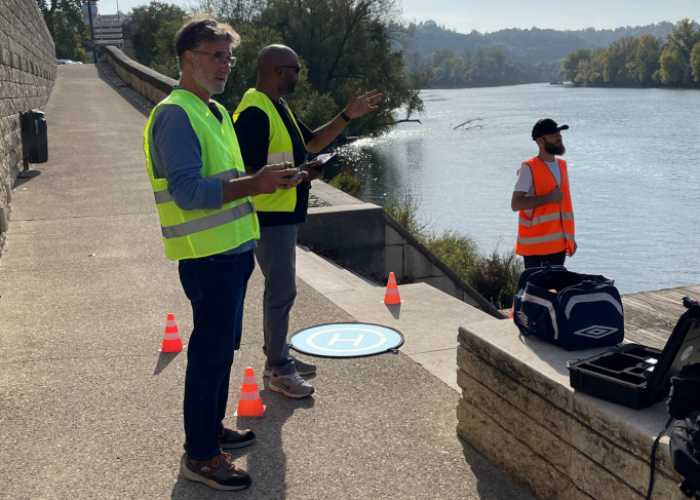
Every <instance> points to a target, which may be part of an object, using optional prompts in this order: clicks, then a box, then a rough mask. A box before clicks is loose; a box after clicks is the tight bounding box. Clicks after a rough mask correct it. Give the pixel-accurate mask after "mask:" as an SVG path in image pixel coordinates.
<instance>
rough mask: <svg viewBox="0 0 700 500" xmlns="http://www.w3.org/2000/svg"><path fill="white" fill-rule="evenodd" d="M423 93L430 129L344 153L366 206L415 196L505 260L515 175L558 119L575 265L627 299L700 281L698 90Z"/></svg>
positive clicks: (442, 221) (398, 133)
mask: <svg viewBox="0 0 700 500" xmlns="http://www.w3.org/2000/svg"><path fill="white" fill-rule="evenodd" d="M422 97H423V99H424V102H425V107H426V112H425V114H424V115H422V116H420V117H419V118H420V119H421V121H422V125H421V124H417V123H403V124H399V125H398V126H397V127H395V129H394V130H393V131H392V132H390V133H388V134H386V135H384V136H382V137H379V138H365V139H361V140H360V141H358V142H355V143H353V144H351V145H350V146H346V147H345V148H344V149H346V154H352V155H354V156H355V157H356V158H359V161H358V173H359V175H361V176H362V177H364V178H365V180H366V185H365V189H364V192H363V194H362V199H363V200H365V201H369V202H373V203H377V204H382V202H383V200H384V199H385V198H387V197H388V198H393V199H396V200H402V199H404V196H405V195H407V194H410V195H411V196H412V197H413V198H414V199H415V200H418V201H419V202H420V208H419V210H418V214H419V217H420V219H421V220H423V221H426V222H429V223H430V227H432V228H433V229H434V230H436V231H439V232H441V231H442V230H444V229H453V230H457V231H459V232H464V233H468V234H469V235H470V236H471V237H472V238H473V239H474V240H475V241H476V242H477V244H478V245H479V248H480V250H481V251H482V253H488V252H491V251H492V250H493V249H494V248H496V247H498V250H499V252H501V253H503V252H505V251H507V250H509V249H511V248H512V247H513V245H514V243H515V236H516V232H517V214H515V213H513V212H511V210H510V198H511V194H512V191H513V186H514V183H515V179H516V170H517V169H518V167H519V165H520V164H521V163H522V162H523V161H524V160H526V159H528V158H530V157H532V156H534V155H536V154H537V148H536V145H535V143H534V142H533V141H532V139H531V138H530V131H531V130H532V126H533V124H534V123H535V122H536V121H537V120H538V119H539V118H543V117H550V118H553V119H554V120H556V121H557V122H558V123H560V124H563V123H566V124H568V125H570V127H571V128H570V129H569V130H568V131H565V132H563V137H564V144H565V145H566V147H567V152H566V155H565V156H564V158H565V159H566V160H567V162H568V164H569V177H570V181H571V196H572V200H573V205H574V212H575V215H576V240H577V242H578V244H579V250H578V253H577V254H576V255H575V256H574V257H573V258H571V259H568V261H567V267H568V268H569V269H572V270H576V271H579V272H591V273H600V274H605V275H607V276H610V277H612V278H615V280H616V284H617V286H618V288H619V289H620V291H621V292H622V293H631V292H638V291H644V290H653V289H659V288H668V287H675V286H683V285H694V284H700V120H699V112H700V91H696V90H695V91H694V90H666V89H663V90H662V89H586V88H564V87H561V86H555V85H551V86H550V85H546V84H533V85H519V86H514V87H496V88H479V89H455V90H428V91H424V92H422ZM476 118H479V119H480V120H475V121H472V122H471V123H470V124H468V125H465V126H464V127H461V128H458V129H457V130H453V128H454V127H455V126H457V125H459V124H461V123H462V122H464V121H466V120H469V119H476ZM470 126H471V127H472V128H467V127H470ZM698 298H700V297H698Z"/></svg>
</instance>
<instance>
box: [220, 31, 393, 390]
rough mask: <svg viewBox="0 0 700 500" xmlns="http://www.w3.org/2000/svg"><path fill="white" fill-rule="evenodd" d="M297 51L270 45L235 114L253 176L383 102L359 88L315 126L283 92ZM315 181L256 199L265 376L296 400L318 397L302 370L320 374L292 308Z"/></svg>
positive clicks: (322, 143) (293, 79)
mask: <svg viewBox="0 0 700 500" xmlns="http://www.w3.org/2000/svg"><path fill="white" fill-rule="evenodd" d="M300 70H301V65H300V64H299V58H298V57H297V54H296V53H295V52H294V51H293V50H292V49H290V48H289V47H286V46H284V45H270V46H268V47H265V48H264V49H263V50H262V51H261V52H260V54H259V55H258V81H257V85H256V87H255V88H254V89H250V90H248V92H246V93H245V95H244V96H243V99H242V100H241V103H240V105H239V106H238V108H237V109H236V112H235V113H234V115H233V119H234V122H235V125H234V127H235V130H236V134H237V136H238V137H239V139H240V144H241V154H242V156H243V161H244V163H245V165H246V171H247V172H248V173H250V174H253V173H255V172H257V171H258V170H259V169H261V168H264V166H265V165H269V164H272V163H278V162H281V161H285V162H287V161H289V162H292V164H293V165H296V166H300V165H302V164H303V163H304V162H305V161H306V156H307V151H309V152H312V153H318V152H320V151H321V150H322V149H323V148H325V147H326V146H328V145H329V144H330V143H331V142H333V140H334V139H335V138H336V137H337V136H338V134H340V132H342V131H343V129H344V128H345V126H346V125H347V124H348V122H349V121H350V120H351V119H353V118H358V117H360V116H362V115H364V114H366V113H369V112H370V111H374V110H376V109H378V108H377V104H379V102H380V101H381V100H382V94H379V93H378V92H377V91H376V90H372V91H371V92H368V93H366V94H364V95H361V93H360V92H359V91H358V92H357V94H355V96H354V97H353V98H352V100H351V101H350V103H349V104H348V106H347V107H346V108H345V110H344V111H343V112H342V113H340V114H339V115H338V116H337V117H335V119H334V120H332V121H331V122H329V123H327V124H326V125H323V126H322V127H319V128H318V129H316V130H314V131H313V132H312V131H311V130H309V128H308V127H306V125H304V124H303V123H302V122H301V121H300V120H299V119H297V118H296V115H295V114H294V113H293V112H292V111H291V110H290V109H289V108H288V107H287V103H286V102H285V101H284V100H283V99H282V97H283V96H285V95H288V94H291V93H292V92H294V89H295V87H296V84H297V80H298V79H299V71H300ZM318 165H319V162H309V163H307V164H306V172H308V177H306V180H307V181H312V180H313V179H316V178H318V177H320V176H321V175H322V173H321V171H320V170H317V169H316V168H314V167H317V166H318ZM309 189H310V182H302V183H301V184H299V185H298V186H297V187H296V189H289V190H286V191H285V190H278V191H276V192H275V193H274V194H269V195H261V196H256V197H254V198H253V200H254V202H255V208H256V210H257V212H258V217H259V220H260V241H259V242H258V248H257V249H256V251H255V255H256V257H257V259H258V264H259V265H260V269H261V270H262V272H263V275H264V276H265V291H264V296H263V330H264V334H265V344H264V346H263V351H264V352H265V354H266V356H267V361H266V363H265V370H264V375H265V376H266V377H272V379H271V381H270V389H272V390H273V391H276V392H280V393H282V394H284V395H285V396H288V397H291V398H303V397H306V396H309V395H311V394H312V393H313V392H314V388H313V387H312V386H311V384H309V383H308V382H306V381H305V380H304V379H303V378H301V375H311V374H313V373H315V372H316V366H314V365H313V364H311V363H307V362H304V361H302V360H301V359H296V358H293V357H292V356H290V354H289V345H288V344H287V333H288V328H289V312H290V310H291V308H292V305H293V304H294V299H295V297H296V293H297V289H296V283H295V275H296V242H297V227H298V225H299V224H301V223H304V222H306V214H307V211H308V204H309Z"/></svg>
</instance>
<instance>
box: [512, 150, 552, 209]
mask: <svg viewBox="0 0 700 500" xmlns="http://www.w3.org/2000/svg"><path fill="white" fill-rule="evenodd" d="M544 163H545V164H546V165H547V168H549V171H550V172H551V173H552V175H553V176H554V180H555V181H556V183H557V186H558V187H559V188H561V170H559V162H558V161H557V160H554V161H545V162H544ZM513 191H520V192H523V193H527V194H526V195H525V196H526V197H531V196H537V191H535V181H534V179H533V178H532V169H531V168H530V165H528V164H527V163H523V164H522V165H521V166H520V173H519V174H518V180H517V181H515V187H514V188H513ZM524 212H525V215H526V216H527V218H528V219H529V218H532V214H533V213H534V212H535V211H534V210H532V209H530V210H525V211H524Z"/></svg>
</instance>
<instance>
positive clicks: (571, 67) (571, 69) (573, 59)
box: [561, 49, 591, 82]
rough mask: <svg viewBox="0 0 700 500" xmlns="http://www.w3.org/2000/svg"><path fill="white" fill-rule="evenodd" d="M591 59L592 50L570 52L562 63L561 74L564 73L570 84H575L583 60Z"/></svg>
mask: <svg viewBox="0 0 700 500" xmlns="http://www.w3.org/2000/svg"><path fill="white" fill-rule="evenodd" d="M584 59H585V60H589V61H590V59H591V49H577V50H574V51H573V52H569V53H568V54H567V55H566V57H565V58H564V62H563V63H562V67H561V72H562V73H564V75H565V76H566V79H567V80H568V81H570V82H575V81H576V77H577V76H578V68H579V63H580V62H581V60H584Z"/></svg>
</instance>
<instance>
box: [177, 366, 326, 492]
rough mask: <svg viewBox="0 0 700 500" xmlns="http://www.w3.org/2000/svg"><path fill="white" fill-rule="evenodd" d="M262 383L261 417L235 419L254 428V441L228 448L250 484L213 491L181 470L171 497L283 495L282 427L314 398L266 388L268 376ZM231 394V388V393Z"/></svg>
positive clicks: (284, 470) (240, 426)
mask: <svg viewBox="0 0 700 500" xmlns="http://www.w3.org/2000/svg"><path fill="white" fill-rule="evenodd" d="M264 384H265V387H264V388H261V390H260V396H261V398H262V400H263V401H264V402H265V404H266V405H267V409H266V410H265V415H264V416H263V417H262V418H249V417H237V423H236V427H237V428H238V429H246V428H247V429H251V430H252V431H253V432H255V435H256V439H255V443H254V444H253V445H252V446H250V447H248V448H241V449H239V450H229V451H227V453H231V454H232V455H233V459H234V461H235V462H236V464H239V465H241V466H242V467H243V468H244V469H245V470H247V471H248V473H249V474H250V476H251V478H252V479H253V484H252V485H251V486H250V487H249V488H248V489H246V490H243V491H235V492H223V491H216V490H214V489H212V488H208V487H207V486H205V485H203V484H200V483H195V482H192V481H188V480H187V479H185V478H184V477H183V476H182V473H180V474H179V475H178V478H177V482H176V483H175V484H174V486H173V491H172V495H171V497H170V498H172V499H173V500H198V499H205V498H206V499H210V498H211V499H219V498H221V499H223V498H232V495H235V497H236V498H243V499H246V500H283V499H285V498H286V496H287V484H286V470H287V456H286V454H285V453H284V448H283V437H282V429H283V427H284V424H285V422H286V421H287V420H288V419H289V418H290V417H292V416H293V415H294V413H295V412H297V411H306V410H310V409H311V408H313V407H314V404H315V403H316V402H315V401H314V399H313V396H311V397H307V398H303V399H291V398H288V397H286V396H283V395H282V394H279V393H276V392H273V391H271V390H270V389H269V379H267V378H265V379H264ZM233 394H234V393H233V392H232V393H231V395H232V396H233ZM236 400H237V398H236ZM229 413H230V414H232V413H233V412H229ZM183 457H184V455H183ZM242 457H246V460H245V462H244V461H243V460H241V458H242Z"/></svg>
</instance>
